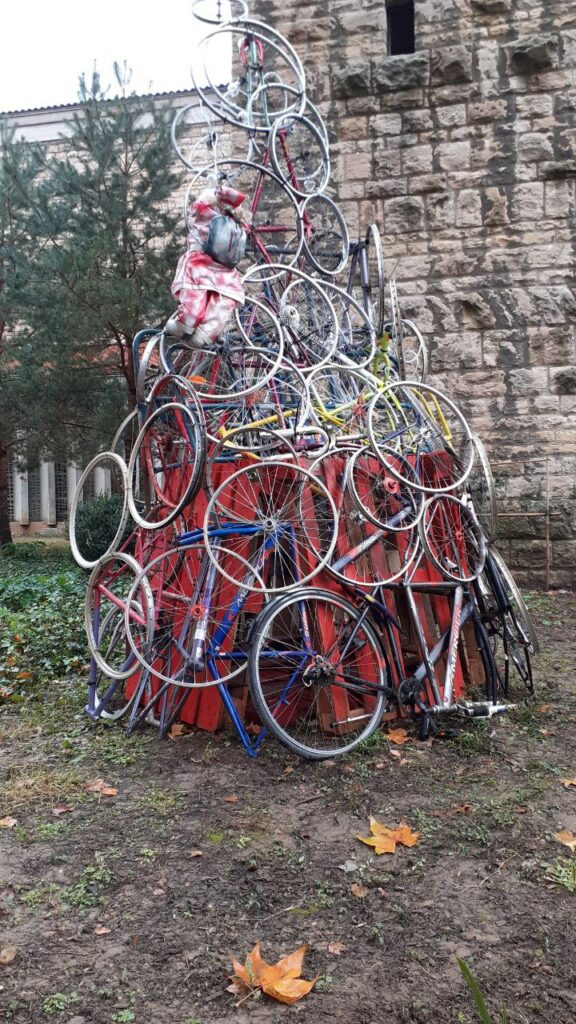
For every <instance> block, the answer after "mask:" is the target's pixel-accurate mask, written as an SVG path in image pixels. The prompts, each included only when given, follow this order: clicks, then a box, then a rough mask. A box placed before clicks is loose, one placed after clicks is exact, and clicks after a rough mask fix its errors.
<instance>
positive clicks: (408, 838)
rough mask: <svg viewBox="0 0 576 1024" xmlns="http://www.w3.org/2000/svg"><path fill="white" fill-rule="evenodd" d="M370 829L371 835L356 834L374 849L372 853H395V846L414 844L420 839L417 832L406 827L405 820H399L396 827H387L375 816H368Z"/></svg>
mask: <svg viewBox="0 0 576 1024" xmlns="http://www.w3.org/2000/svg"><path fill="white" fill-rule="evenodd" d="M370 831H371V833H372V835H371V836H356V839H359V840H360V842H361V843H365V844H366V846H371V847H372V848H373V849H374V853H377V854H379V855H380V854H382V853H395V852H396V847H397V846H398V845H400V846H416V843H417V842H418V840H419V839H420V833H419V832H413V831H412V829H411V828H409V827H408V825H407V824H406V822H405V821H401V822H400V824H399V825H398V827H397V828H388V826H387V825H382V824H381V823H380V822H379V821H376V818H370Z"/></svg>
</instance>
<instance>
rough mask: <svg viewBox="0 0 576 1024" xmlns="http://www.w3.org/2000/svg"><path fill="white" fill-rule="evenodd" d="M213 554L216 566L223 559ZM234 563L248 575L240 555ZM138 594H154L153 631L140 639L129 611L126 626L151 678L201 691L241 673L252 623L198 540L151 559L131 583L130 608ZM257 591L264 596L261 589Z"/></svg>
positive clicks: (218, 552) (214, 548) (216, 551)
mask: <svg viewBox="0 0 576 1024" xmlns="http://www.w3.org/2000/svg"><path fill="white" fill-rule="evenodd" d="M212 554H213V555H214V558H215V559H216V561H218V559H220V558H221V557H225V555H224V553H223V552H222V551H221V549H220V548H219V546H218V544H217V543H214V542H213V545H212ZM237 563H238V564H240V563H242V570H243V571H244V572H245V573H246V572H249V571H250V570H251V566H250V565H249V563H248V562H247V561H246V560H245V559H242V558H241V556H237ZM260 582H261V581H260ZM142 589H144V592H145V593H148V591H150V593H151V594H152V598H153V604H154V627H153V630H152V631H151V633H150V635H148V636H145V635H143V634H142V631H141V629H138V628H137V623H135V620H134V617H133V616H131V615H130V614H129V609H128V607H126V610H125V615H124V626H125V630H126V637H127V639H128V643H129V645H130V649H131V651H132V652H133V655H134V657H135V658H136V659H137V660H138V662H139V663H140V664H141V665H142V666H143V667H144V669H145V670H146V671H147V672H149V673H150V675H151V676H152V677H153V678H154V679H156V680H160V681H161V682H163V683H167V684H169V685H174V686H178V687H181V688H183V689H188V690H190V689H205V688H206V687H209V686H216V685H218V684H219V683H223V682H228V681H229V680H231V679H233V678H235V677H236V676H238V675H239V674H240V673H241V672H243V671H244V669H245V668H246V658H247V655H246V642H245V633H246V630H247V627H248V623H249V621H250V615H248V613H247V611H246V600H245V599H246V595H245V594H244V595H239V594H238V592H237V591H235V590H234V587H232V586H231V585H230V584H229V583H228V582H227V581H226V580H224V579H223V578H222V577H221V576H219V575H218V574H217V572H216V570H215V568H214V564H213V563H212V562H211V561H210V559H209V557H208V554H207V552H206V548H205V546H204V543H203V542H202V541H197V542H195V543H192V544H185V545H179V546H178V547H176V548H172V549H170V550H168V551H166V552H164V553H163V554H161V555H159V556H158V558H155V559H153V561H152V562H150V563H149V564H148V565H147V566H146V567H145V568H144V569H142V570H141V572H140V573H139V575H138V576H137V577H136V579H135V580H134V582H133V585H132V589H131V591H130V595H129V600H130V601H131V602H132V604H134V605H136V606H138V605H139V604H141V602H142V600H143V597H142V594H141V591H142ZM259 590H260V592H261V593H262V591H263V587H262V586H260V587H259ZM261 600H262V599H261V598H260V599H259V602H258V604H257V606H256V611H259V610H260V607H261ZM254 614H255V610H254V599H252V613H251V615H252V617H253V616H254Z"/></svg>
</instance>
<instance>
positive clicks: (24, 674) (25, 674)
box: [16, 672, 32, 679]
mask: <svg viewBox="0 0 576 1024" xmlns="http://www.w3.org/2000/svg"><path fill="white" fill-rule="evenodd" d="M16 679H32V673H31V672H19V673H18V675H17V676H16Z"/></svg>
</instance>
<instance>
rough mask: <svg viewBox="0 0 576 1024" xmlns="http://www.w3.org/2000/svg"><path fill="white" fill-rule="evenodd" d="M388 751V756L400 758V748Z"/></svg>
mask: <svg viewBox="0 0 576 1024" xmlns="http://www.w3.org/2000/svg"><path fill="white" fill-rule="evenodd" d="M388 753H389V754H390V757H397V758H398V760H400V758H401V757H402V751H401V750H389V751H388Z"/></svg>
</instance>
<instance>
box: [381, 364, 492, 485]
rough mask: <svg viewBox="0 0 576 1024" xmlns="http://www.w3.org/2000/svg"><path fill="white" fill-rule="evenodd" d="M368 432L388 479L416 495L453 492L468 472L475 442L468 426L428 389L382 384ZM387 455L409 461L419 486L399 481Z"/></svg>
mask: <svg viewBox="0 0 576 1024" xmlns="http://www.w3.org/2000/svg"><path fill="white" fill-rule="evenodd" d="M391 423H392V424H393V425H391ZM367 431H368V437H369V439H370V444H371V445H372V450H373V451H374V452H375V454H376V455H377V456H378V458H379V459H380V460H381V461H382V462H383V464H384V465H385V466H386V467H387V468H388V470H389V471H390V473H391V474H392V476H396V477H398V479H400V480H402V481H403V482H405V483H407V484H408V485H410V486H412V487H415V488H416V489H417V490H421V491H424V492H426V493H429V494H430V493H445V492H447V491H452V490H455V489H456V488H459V487H461V486H462V484H463V483H464V481H465V480H466V479H467V477H468V475H469V473H470V470H471V469H472V464H473V461H474V442H473V440H472V432H471V430H470V427H469V426H468V423H467V422H466V420H465V418H464V416H463V415H462V413H461V412H460V411H459V409H458V408H457V407H456V406H455V405H454V403H453V402H451V401H450V399H448V398H446V396H445V395H444V394H443V393H442V392H441V391H439V390H438V389H437V388H433V387H431V386H430V385H429V384H420V383H419V382H418V381H393V382H392V383H390V384H387V385H386V387H384V388H383V389H382V390H381V391H379V392H377V393H376V394H375V395H374V398H373V399H372V401H371V403H370V407H369V409H368V416H367ZM390 450H394V451H396V452H399V453H400V454H401V455H404V456H405V457H406V458H407V459H408V461H409V462H410V463H411V465H412V466H413V468H414V470H415V472H416V477H417V481H418V482H416V480H414V479H413V478H410V479H406V478H405V477H404V476H402V470H401V464H399V463H396V464H395V460H394V459H393V458H391V457H390V456H389V452H390Z"/></svg>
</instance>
